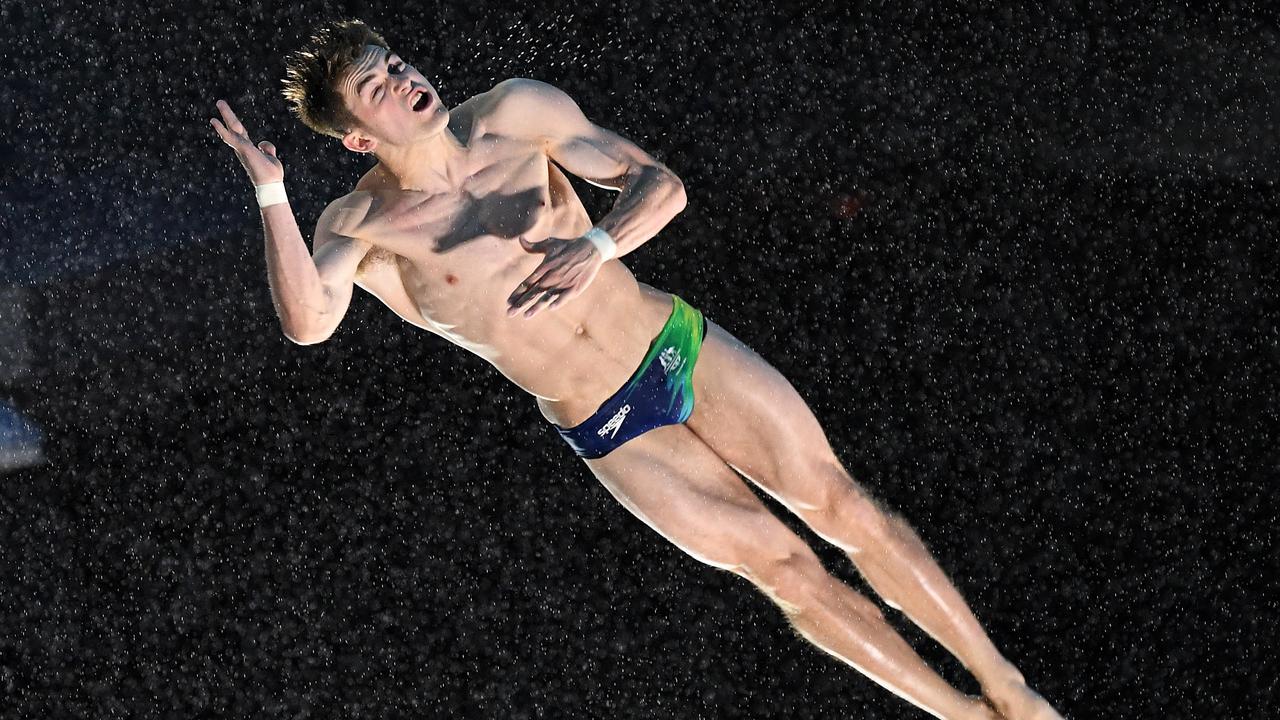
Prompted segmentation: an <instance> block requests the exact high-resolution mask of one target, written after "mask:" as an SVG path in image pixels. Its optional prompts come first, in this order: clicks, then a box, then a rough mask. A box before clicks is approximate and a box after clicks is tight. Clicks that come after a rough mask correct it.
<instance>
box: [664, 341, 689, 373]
mask: <svg viewBox="0 0 1280 720" xmlns="http://www.w3.org/2000/svg"><path fill="white" fill-rule="evenodd" d="M658 362H660V363H662V372H664V373H665V374H667V375H670V374H671V373H673V372H675V371H676V370H679V369H680V366H681V365H683V364H684V358H682V357H680V351H679V350H677V349H676V348H675V346H672V347H669V348H667V349H666V350H663V351H662V353H661V354H659V355H658Z"/></svg>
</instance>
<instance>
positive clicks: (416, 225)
mask: <svg viewBox="0 0 1280 720" xmlns="http://www.w3.org/2000/svg"><path fill="white" fill-rule="evenodd" d="M492 106H493V103H488V102H486V98H485V95H479V96H476V97H474V98H471V99H470V100H468V101H466V102H464V103H462V104H461V105H459V106H457V107H456V108H453V109H451V110H450V121H449V131H450V132H453V133H454V134H455V136H456V137H457V138H458V140H459V141H461V142H462V143H463V144H464V145H465V146H466V147H467V157H468V165H467V168H466V170H467V173H468V177H467V178H466V179H465V180H464V181H463V182H462V184H461V188H460V189H459V190H457V191H455V192H453V193H449V194H434V195H433V194H428V193H423V192H416V191H407V190H402V189H401V188H400V184H399V182H398V181H397V179H396V178H395V177H393V176H391V175H390V173H389V172H387V171H386V170H385V169H384V168H383V167H382V166H381V165H379V166H376V167H374V168H373V169H372V170H370V171H369V172H368V173H367V174H366V175H365V176H364V177H363V178H362V179H361V180H360V182H359V183H358V184H357V186H356V192H357V193H369V194H370V195H371V196H372V199H371V203H370V205H369V210H368V212H367V214H366V215H365V218H364V221H363V222H361V223H360V237H362V238H365V239H367V240H369V241H371V242H372V243H373V244H374V249H373V250H372V251H370V253H369V255H368V256H366V258H365V260H364V262H363V263H362V269H367V268H368V266H369V265H373V264H391V265H394V267H395V270H396V272H394V273H389V272H386V271H385V268H383V271H382V272H377V273H368V272H365V273H362V274H364V275H366V276H372V275H374V274H376V275H377V276H378V278H379V279H378V283H383V286H382V287H381V290H383V291H384V292H385V291H391V290H393V288H388V287H386V286H385V283H386V282H387V280H386V279H387V278H398V280H399V282H400V284H401V285H402V286H403V289H404V291H405V293H407V295H408V297H409V298H410V299H411V300H412V304H413V305H414V308H413V309H414V310H416V311H417V314H416V315H414V314H412V313H402V314H403V315H405V319H406V320H408V321H409V322H412V323H414V324H415V325H419V326H420V327H423V328H424V329H427V330H429V331H431V332H435V333H437V334H439V335H441V336H442V337H444V338H446V339H448V340H450V341H451V342H453V343H455V344H457V345H459V346H461V347H463V348H465V349H467V350H470V351H471V352H473V353H475V354H477V355H479V356H480V357H483V358H484V359H486V360H488V361H489V362H490V363H492V364H493V365H494V367H496V368H497V369H498V370H499V371H500V372H502V373H503V375H505V376H506V377H507V378H509V379H510V380H511V381H512V382H514V383H515V384H517V385H518V386H520V387H521V388H523V389H524V390H525V391H527V392H529V393H531V394H532V395H534V396H535V397H536V398H537V399H538V406H539V409H541V410H542V412H543V414H544V416H546V417H547V419H548V420H551V421H552V422H555V423H557V424H559V425H562V426H566V427H568V426H572V425H575V424H577V423H578V422H581V421H582V420H585V419H586V418H587V417H589V416H590V415H591V413H592V412H593V411H594V410H595V408H596V407H597V406H598V405H599V404H600V403H601V402H602V401H603V400H605V399H606V398H607V397H608V396H609V395H610V394H612V393H613V392H614V391H615V390H616V389H617V388H619V387H620V386H621V385H622V384H623V383H624V382H625V381H626V379H627V378H628V377H629V376H630V375H631V373H632V372H633V371H634V370H635V369H636V365H638V364H639V362H640V360H641V359H642V358H643V356H644V353H645V351H646V349H647V347H648V344H649V341H650V340H651V339H652V338H653V336H654V335H656V334H657V333H658V331H659V329H660V328H661V327H662V324H663V323H664V322H665V321H666V319H667V316H668V314H669V313H670V311H671V299H670V295H669V294H668V293H665V292H662V291H660V290H657V289H655V288H652V287H650V286H648V285H645V284H643V283H639V282H637V281H636V279H635V277H634V276H633V275H632V274H631V272H630V271H629V270H628V269H627V268H626V267H625V266H624V265H623V264H622V263H621V262H619V261H618V260H616V259H615V260H610V261H608V262H606V263H605V264H604V265H603V266H602V267H601V268H600V271H599V273H597V275H596V277H595V279H594V281H593V282H592V283H591V285H590V286H588V287H587V289H586V291H584V292H583V293H582V294H581V295H579V296H578V297H577V298H575V299H574V300H571V301H569V302H566V303H563V304H562V305H561V306H559V307H557V308H555V309H554V310H545V309H544V310H543V311H542V312H540V313H538V314H537V315H535V316H533V317H532V318H525V317H523V316H522V315H517V316H516V317H507V315H506V309H507V298H508V297H509V296H510V295H511V293H512V292H513V291H514V290H515V288H516V286H517V285H519V284H520V282H521V281H522V280H524V279H525V278H526V277H528V275H529V274H530V273H531V272H533V270H534V269H536V268H537V267H538V265H539V264H540V262H541V259H542V257H543V256H542V255H540V254H531V253H528V252H526V251H525V250H524V249H523V248H522V247H521V246H520V243H519V240H518V238H519V237H522V236H523V237H524V238H525V239H526V240H530V241H537V240H542V239H544V238H547V237H557V238H574V237H578V236H580V235H582V234H583V233H584V232H586V231H587V230H588V229H590V227H591V219H590V217H589V216H588V215H587V212H586V209H585V208H584V207H583V205H582V202H581V201H580V200H579V199H578V196H577V194H576V193H575V192H574V190H573V187H572V186H571V185H570V184H569V181H568V179H567V178H566V177H565V176H564V174H563V173H562V172H561V171H560V169H559V168H558V167H556V166H555V165H554V164H553V163H552V162H551V160H550V159H549V158H548V157H547V155H546V153H545V152H544V151H543V149H542V147H541V146H540V145H538V144H536V143H533V142H530V141H527V140H522V139H518V138H513V137H510V136H504V135H503V134H502V132H501V126H502V123H503V122H504V119H503V118H500V117H495V114H494V113H493V112H492ZM505 121H507V122H510V121H512V120H509V119H508V120H505ZM378 283H370V282H363V283H361V284H362V286H363V287H365V289H366V290H368V291H369V292H371V293H373V294H375V295H380V294H381V293H380V292H379V290H380V287H379V284H378Z"/></svg>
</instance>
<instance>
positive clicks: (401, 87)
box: [395, 74, 413, 95]
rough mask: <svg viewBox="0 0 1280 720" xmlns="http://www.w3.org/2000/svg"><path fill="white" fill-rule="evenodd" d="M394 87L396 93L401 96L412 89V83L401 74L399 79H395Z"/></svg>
mask: <svg viewBox="0 0 1280 720" xmlns="http://www.w3.org/2000/svg"><path fill="white" fill-rule="evenodd" d="M395 87H396V92H397V93H399V94H401V95H403V94H405V93H406V92H408V91H409V90H410V89H412V88H413V81H412V80H410V79H409V76H408V75H403V74H402V75H401V76H400V77H399V78H396V86H395Z"/></svg>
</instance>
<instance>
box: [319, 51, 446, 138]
mask: <svg viewBox="0 0 1280 720" xmlns="http://www.w3.org/2000/svg"><path fill="white" fill-rule="evenodd" d="M338 92H339V93H340V94H341V96H342V99H343V102H345V103H346V105H347V109H348V110H350V111H351V114H352V115H354V116H355V117H356V120H357V121H358V122H359V124H360V126H359V127H358V128H354V129H352V130H351V131H350V132H348V133H347V134H346V136H345V137H343V139H342V144H343V145H346V146H347V147H348V148H350V149H352V150H355V151H356V152H373V151H374V150H375V149H377V146H378V145H379V144H389V145H392V146H403V145H410V144H412V143H414V142H415V141H418V140H421V139H424V138H426V137H430V136H431V135H434V134H437V133H439V132H441V131H443V130H444V129H445V128H446V126H447V125H448V123H449V111H448V110H447V109H446V108H445V107H444V105H443V104H442V103H441V102H440V97H439V96H438V95H437V94H436V90H435V88H433V87H432V86H431V83H429V82H427V79H426V78H424V77H423V76H422V74H421V73H419V72H418V71H417V70H415V69H414V68H413V66H412V65H409V64H408V63H406V62H405V61H404V60H403V59H401V58H400V56H399V55H397V54H396V53H395V52H391V51H387V50H383V49H382V48H380V47H378V46H377V45H366V46H365V48H364V52H363V53H362V54H361V55H360V57H358V58H356V61H355V62H354V63H353V64H352V68H351V70H350V71H349V72H348V73H347V74H346V75H345V76H343V78H342V79H341V80H339V81H338Z"/></svg>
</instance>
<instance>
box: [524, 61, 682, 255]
mask: <svg viewBox="0 0 1280 720" xmlns="http://www.w3.org/2000/svg"><path fill="white" fill-rule="evenodd" d="M506 83H507V84H509V85H510V86H511V87H510V90H509V92H514V93H520V94H522V95H524V96H527V100H526V98H525V97H521V98H520V99H521V100H524V101H527V102H529V103H530V106H529V107H530V110H531V111H533V110H536V112H530V114H529V116H528V127H529V131H530V132H532V133H535V134H536V135H535V136H536V137H538V138H539V139H541V141H542V143H543V147H544V148H545V149H546V153H547V156H548V157H550V158H551V159H552V160H555V161H556V163H557V164H559V165H560V166H561V167H563V168H564V169H565V170H567V171H569V172H571V173H573V174H574V175H577V176H578V177H580V178H582V179H583V180H586V181H587V182H590V183H591V184H593V185H597V186H599V187H604V188H608V189H610V190H618V191H620V194H619V195H618V198H617V199H616V200H615V201H614V204H613V208H612V209H611V210H610V211H609V212H608V214H606V215H605V216H604V217H602V218H600V220H599V222H597V223H596V224H595V227H598V228H600V229H601V230H604V231H605V232H607V233H609V236H610V237H612V238H613V241H614V242H615V243H617V244H618V249H617V256H621V255H626V254H627V253H629V252H631V251H632V250H635V249H636V248H637V247H639V246H641V245H643V244H644V242H645V241H646V240H648V239H650V238H652V237H653V236H654V235H657V234H658V231H659V230H661V229H662V228H663V227H664V226H665V225H666V224H667V223H668V222H670V221H671V219H672V218H674V217H675V216H676V215H677V214H679V213H680V211H681V210H683V209H684V207H685V194H684V183H682V182H681V181H680V178H679V177H677V176H676V174H675V173H674V172H672V171H671V170H670V169H669V168H668V167H667V166H666V165H663V164H662V163H660V162H658V161H657V160H656V159H654V158H653V156H651V155H649V153H647V152H645V151H644V150H642V149H640V147H639V146H638V145H636V144H635V143H633V142H631V141H630V140H627V139H626V138H624V137H622V136H620V135H618V134H617V133H614V132H612V131H610V130H606V129H605V128H602V127H599V126H597V125H596V124H594V123H592V122H591V121H590V120H588V119H587V118H586V117H585V116H584V115H583V114H582V110H580V109H579V108H578V105H577V103H575V102H574V101H573V99H572V98H571V97H569V96H568V95H566V94H565V93H564V92H563V91H561V90H559V89H557V88H556V87H554V86H552V85H548V84H547V83H544V82H541V81H538V80H530V79H527V78H516V79H512V80H508V81H506Z"/></svg>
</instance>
